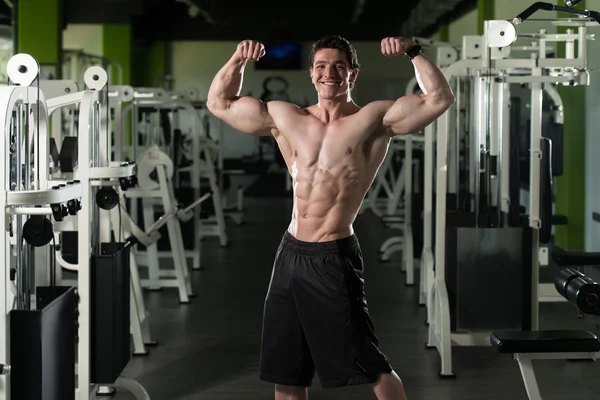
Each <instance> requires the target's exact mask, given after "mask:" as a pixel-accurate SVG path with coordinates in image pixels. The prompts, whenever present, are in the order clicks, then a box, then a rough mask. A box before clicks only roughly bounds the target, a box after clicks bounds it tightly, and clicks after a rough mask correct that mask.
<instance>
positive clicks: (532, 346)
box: [490, 331, 600, 353]
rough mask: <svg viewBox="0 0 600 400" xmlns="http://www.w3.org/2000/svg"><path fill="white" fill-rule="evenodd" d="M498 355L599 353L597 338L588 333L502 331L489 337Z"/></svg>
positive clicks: (599, 345) (599, 344)
mask: <svg viewBox="0 0 600 400" xmlns="http://www.w3.org/2000/svg"><path fill="white" fill-rule="evenodd" d="M490 342H491V344H492V346H494V347H496V348H497V349H498V351H500V353H564V352H595V351H600V341H599V340H598V337H597V336H596V335H594V334H593V333H591V332H588V331H504V332H494V333H492V335H491V336H490Z"/></svg>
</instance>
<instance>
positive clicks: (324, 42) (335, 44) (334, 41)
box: [309, 35, 360, 69]
mask: <svg viewBox="0 0 600 400" xmlns="http://www.w3.org/2000/svg"><path fill="white" fill-rule="evenodd" d="M321 49H337V50H340V51H343V52H344V53H345V54H346V58H348V62H349V63H350V68H351V69H354V68H360V64H359V63H358V56H357V55H356V50H355V49H354V47H352V45H351V44H350V42H349V41H348V40H347V39H346V38H343V37H341V36H339V35H329V36H323V37H322V38H321V39H319V40H317V41H316V42H315V43H314V44H313V45H312V50H311V51H310V59H309V60H310V67H311V68H312V66H313V64H314V62H315V54H316V52H317V51H319V50H321Z"/></svg>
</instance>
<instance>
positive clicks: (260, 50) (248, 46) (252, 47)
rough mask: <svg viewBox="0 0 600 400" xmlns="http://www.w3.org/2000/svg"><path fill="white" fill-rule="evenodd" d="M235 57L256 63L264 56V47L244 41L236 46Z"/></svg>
mask: <svg viewBox="0 0 600 400" xmlns="http://www.w3.org/2000/svg"><path fill="white" fill-rule="evenodd" d="M236 55H237V56H238V57H240V58H241V59H242V60H250V61H258V59H259V58H261V57H262V56H264V55H265V46H264V45H263V44H262V43H260V42H257V41H256V40H244V41H243V42H240V44H238V46H237V50H236Z"/></svg>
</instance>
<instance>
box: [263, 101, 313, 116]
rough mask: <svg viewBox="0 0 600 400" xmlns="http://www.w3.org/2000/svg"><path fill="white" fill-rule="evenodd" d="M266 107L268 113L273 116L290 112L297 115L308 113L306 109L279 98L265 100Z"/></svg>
mask: <svg viewBox="0 0 600 400" xmlns="http://www.w3.org/2000/svg"><path fill="white" fill-rule="evenodd" d="M267 109H268V110H269V113H270V114H271V115H273V116H277V115H281V114H284V115H286V116H287V115H289V114H290V113H293V114H297V115H308V114H307V112H306V110H305V109H303V108H302V107H300V106H298V105H296V104H294V103H290V102H287V101H281V100H272V101H269V102H267Z"/></svg>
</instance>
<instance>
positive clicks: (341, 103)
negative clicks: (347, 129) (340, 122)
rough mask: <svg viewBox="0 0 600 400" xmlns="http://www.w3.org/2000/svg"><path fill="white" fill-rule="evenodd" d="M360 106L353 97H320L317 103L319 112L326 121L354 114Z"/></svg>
mask: <svg viewBox="0 0 600 400" xmlns="http://www.w3.org/2000/svg"><path fill="white" fill-rule="evenodd" d="M357 108H358V106H357V105H356V104H355V103H354V101H353V100H352V98H351V97H350V96H348V97H347V98H345V99H343V100H340V99H333V100H332V99H323V98H320V97H319V102H318V103H317V112H318V114H319V116H320V118H321V120H323V122H325V123H329V122H331V121H335V120H336V119H340V118H342V117H345V116H346V115H350V114H354V113H355V112H356V109H357Z"/></svg>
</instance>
